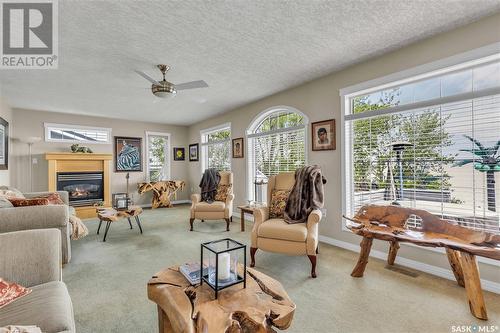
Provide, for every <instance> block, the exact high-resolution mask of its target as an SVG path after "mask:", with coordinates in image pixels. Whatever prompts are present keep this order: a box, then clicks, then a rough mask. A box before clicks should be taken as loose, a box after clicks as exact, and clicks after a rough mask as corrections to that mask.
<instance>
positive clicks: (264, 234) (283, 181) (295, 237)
mask: <svg viewBox="0 0 500 333" xmlns="http://www.w3.org/2000/svg"><path fill="white" fill-rule="evenodd" d="M294 184H295V173H294V172H285V173H280V174H278V175H276V176H271V177H270V178H269V183H268V187H267V207H263V208H258V209H255V210H254V213H253V216H254V225H253V229H252V236H251V237H252V243H251V247H250V256H251V259H252V262H251V264H250V266H251V267H254V266H255V252H257V249H261V250H263V251H269V252H277V253H284V254H289V255H307V256H308V257H309V260H310V261H311V266H312V267H311V276H312V277H313V278H315V277H316V254H317V253H318V223H319V221H320V220H321V216H322V213H321V211H320V210H319V209H316V210H313V211H312V212H311V213H310V214H309V217H308V219H307V223H296V224H288V223H286V222H285V221H284V219H282V218H273V219H270V218H269V208H268V207H269V206H270V204H271V193H272V191H273V190H274V189H277V190H291V189H292V187H293V185H294Z"/></svg>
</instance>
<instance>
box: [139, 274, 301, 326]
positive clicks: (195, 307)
mask: <svg viewBox="0 0 500 333" xmlns="http://www.w3.org/2000/svg"><path fill="white" fill-rule="evenodd" d="M240 269H241V270H242V269H243V268H242V267H240ZM148 298H149V299H150V300H151V301H153V302H155V303H156V304H157V306H158V325H159V330H160V333H167V332H192V333H194V332H199V333H201V332H203V333H222V332H226V333H237V332H244V333H267V332H275V331H274V329H273V327H276V328H278V329H281V330H285V329H287V328H288V327H290V325H291V323H292V320H293V315H294V312H295V304H294V303H293V302H292V300H291V299H290V298H289V297H288V295H287V293H286V291H285V289H284V288H283V286H282V285H281V283H279V282H278V281H276V280H274V279H272V278H270V277H269V276H267V275H265V274H262V273H260V272H259V271H256V270H254V269H251V268H247V287H246V288H243V285H242V284H238V285H234V286H232V287H229V288H227V289H224V290H221V291H219V297H218V299H215V296H214V291H213V290H212V289H211V288H210V287H209V286H207V285H206V283H204V284H203V285H201V286H200V285H199V284H197V285H194V286H191V285H190V284H189V282H188V281H187V280H186V279H185V278H184V276H183V275H182V274H181V273H180V272H179V268H178V266H174V267H170V268H167V269H165V270H163V271H161V272H159V273H157V274H156V275H155V276H153V278H152V279H151V280H149V282H148Z"/></svg>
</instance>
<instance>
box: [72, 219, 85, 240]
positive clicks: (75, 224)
mask: <svg viewBox="0 0 500 333" xmlns="http://www.w3.org/2000/svg"><path fill="white" fill-rule="evenodd" d="M69 223H70V224H71V229H72V232H71V239H72V240H77V239H80V238H83V237H85V236H87V235H88V234H89V229H87V226H86V225H85V224H83V222H82V220H80V218H79V217H77V216H75V215H70V216H69Z"/></svg>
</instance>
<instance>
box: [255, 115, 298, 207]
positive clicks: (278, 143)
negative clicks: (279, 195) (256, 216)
mask: <svg viewBox="0 0 500 333" xmlns="http://www.w3.org/2000/svg"><path fill="white" fill-rule="evenodd" d="M306 125H307V119H306V118H305V116H304V115H303V114H302V113H301V112H299V111H298V110H295V109H292V108H289V107H278V108H273V109H271V110H267V111H264V112H263V113H262V114H261V115H259V116H258V117H257V119H255V120H254V122H253V123H252V124H251V125H250V127H249V129H248V130H247V142H248V172H249V174H248V191H247V192H248V198H249V199H250V200H255V201H258V202H266V191H267V190H266V189H265V188H264V187H263V186H260V185H256V183H257V184H260V183H267V179H268V178H269V176H272V175H276V174H278V173H280V172H286V171H295V170H296V169H298V168H300V167H302V166H305V165H306V147H307V145H306V128H307V127H306Z"/></svg>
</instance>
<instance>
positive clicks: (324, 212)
mask: <svg viewBox="0 0 500 333" xmlns="http://www.w3.org/2000/svg"><path fill="white" fill-rule="evenodd" d="M321 214H323V218H325V217H326V208H321Z"/></svg>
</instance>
